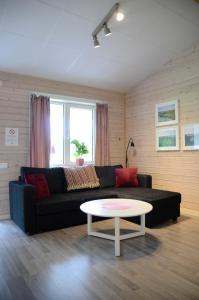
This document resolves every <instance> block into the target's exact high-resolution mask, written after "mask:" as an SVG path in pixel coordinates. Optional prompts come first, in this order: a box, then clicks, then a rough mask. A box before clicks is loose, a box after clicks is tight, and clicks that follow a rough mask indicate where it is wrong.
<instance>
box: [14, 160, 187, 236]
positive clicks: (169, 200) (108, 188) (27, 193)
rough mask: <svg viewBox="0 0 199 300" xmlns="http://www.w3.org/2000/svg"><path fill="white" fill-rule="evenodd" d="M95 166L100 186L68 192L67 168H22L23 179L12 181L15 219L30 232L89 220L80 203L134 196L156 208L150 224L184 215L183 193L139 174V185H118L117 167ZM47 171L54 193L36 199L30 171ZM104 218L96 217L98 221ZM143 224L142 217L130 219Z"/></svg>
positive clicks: (147, 224) (83, 222)
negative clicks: (157, 185)
mask: <svg viewBox="0 0 199 300" xmlns="http://www.w3.org/2000/svg"><path fill="white" fill-rule="evenodd" d="M118 167H122V166H120V165H119V166H104V167H95V170H96V174H97V176H98V178H99V181H100V188H95V189H86V190H77V191H70V192H68V191H67V189H66V187H67V182H66V179H65V176H64V169H63V168H61V167H60V168H29V167H22V168H21V176H20V180H19V181H11V182H10V183H9V194H10V215H11V219H12V220H13V221H14V222H15V223H16V224H17V225H18V226H19V227H20V228H21V229H22V230H23V231H24V232H25V233H27V234H30V235H32V234H35V233H39V232H44V231H49V230H54V229H59V228H64V227H70V226H75V225H80V224H85V223H86V221H87V220H86V215H85V214H84V213H83V212H81V210H80V205H81V204H82V203H84V202H86V201H90V200H95V199H103V198H118V197H119V198H130V199H137V200H141V201H146V202H148V203H150V204H152V206H153V210H152V211H151V212H150V213H149V214H147V215H146V226H147V227H154V226H156V225H159V224H161V223H162V222H164V221H167V220H170V219H173V220H177V218H178V217H179V216H180V203H181V195H180V194H179V193H176V192H169V191H163V190H157V189H152V177H151V176H150V175H143V174H138V182H139V186H138V187H120V188H118V187H115V182H116V175H115V168H118ZM38 173H39V174H45V176H46V180H47V182H48V186H49V190H50V196H49V197H47V198H45V199H36V193H35V188H34V186H33V185H30V184H26V183H25V182H24V178H25V176H26V175H27V174H38ZM99 220H102V218H99V217H95V218H94V221H99ZM128 220H129V221H132V222H136V223H139V221H140V220H139V218H128Z"/></svg>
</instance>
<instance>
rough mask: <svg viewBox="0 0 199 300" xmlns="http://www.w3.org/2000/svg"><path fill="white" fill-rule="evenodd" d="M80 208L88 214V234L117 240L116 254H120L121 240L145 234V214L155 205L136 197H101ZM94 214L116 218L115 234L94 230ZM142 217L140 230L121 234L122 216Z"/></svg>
mask: <svg viewBox="0 0 199 300" xmlns="http://www.w3.org/2000/svg"><path fill="white" fill-rule="evenodd" d="M80 209H81V210H82V211H83V212H85V213H86V214H87V230H88V235H93V236H96V237H100V238H104V239H109V240H113V241H115V256H120V241H121V240H125V239H129V238H133V237H136V236H140V235H144V234H145V214H147V213H148V212H150V211H151V210H152V209H153V207H152V205H151V204H149V203H147V202H144V201H139V200H135V199H122V198H111V199H100V200H93V201H88V202H85V203H83V204H82V205H81V206H80ZM92 215H94V216H98V217H108V218H114V219H115V222H114V223H115V235H114V236H112V235H110V234H105V233H101V232H96V231H92ZM136 216H140V217H141V224H140V230H139V231H136V232H132V233H128V234H123V235H120V218H126V217H136Z"/></svg>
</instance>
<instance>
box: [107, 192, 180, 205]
mask: <svg viewBox="0 0 199 300" xmlns="http://www.w3.org/2000/svg"><path fill="white" fill-rule="evenodd" d="M105 190H106V191H107V192H110V193H111V194H113V193H116V194H117V195H118V197H119V198H129V199H131V198H132V199H136V200H142V201H146V202H149V203H151V204H152V205H153V207H158V206H159V205H161V206H164V205H165V206H168V204H169V205H172V204H174V205H176V204H179V203H180V202H181V194H179V193H176V192H170V191H164V190H157V189H151V188H141V187H136V188H132V187H124V188H123V187H120V188H106V189H105Z"/></svg>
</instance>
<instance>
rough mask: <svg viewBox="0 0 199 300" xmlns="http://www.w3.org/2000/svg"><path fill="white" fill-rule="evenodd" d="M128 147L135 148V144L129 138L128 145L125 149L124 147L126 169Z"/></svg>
mask: <svg viewBox="0 0 199 300" xmlns="http://www.w3.org/2000/svg"><path fill="white" fill-rule="evenodd" d="M129 146H130V147H135V144H134V142H133V138H132V137H130V139H129V141H128V144H127V147H126V168H127V165H128V149H129Z"/></svg>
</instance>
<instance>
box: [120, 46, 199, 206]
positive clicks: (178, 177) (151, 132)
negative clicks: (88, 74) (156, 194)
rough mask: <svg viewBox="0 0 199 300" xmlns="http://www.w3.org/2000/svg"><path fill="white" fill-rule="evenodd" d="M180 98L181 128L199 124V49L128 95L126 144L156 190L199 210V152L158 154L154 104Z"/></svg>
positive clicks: (132, 161) (133, 161)
mask: <svg viewBox="0 0 199 300" xmlns="http://www.w3.org/2000/svg"><path fill="white" fill-rule="evenodd" d="M176 98H177V99H179V116H180V121H179V125H180V126H179V127H180V128H181V125H183V124H192V123H199V46H197V47H195V48H194V49H192V50H190V51H188V52H186V53H184V54H183V55H182V56H181V57H179V58H176V59H175V60H173V61H170V62H169V63H168V64H167V65H165V67H164V68H163V69H162V70H161V71H160V72H158V73H156V74H154V75H153V76H150V77H149V78H147V79H146V80H144V81H143V82H142V83H141V84H140V85H139V86H137V87H136V88H135V89H134V90H132V91H131V92H129V93H128V95H127V96H126V142H127V139H128V138H129V137H130V136H132V137H133V139H134V142H135V145H136V149H135V150H136V151H135V153H134V154H133V153H130V165H134V166H137V167H138V169H139V172H141V173H150V174H152V176H153V187H154V188H158V189H165V190H172V191H178V192H181V193H182V199H183V203H182V204H183V206H184V207H186V208H189V209H195V210H199V151H182V150H180V151H175V152H173V151H172V152H156V150H155V105H156V104H157V103H161V102H166V101H168V100H170V99H176Z"/></svg>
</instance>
